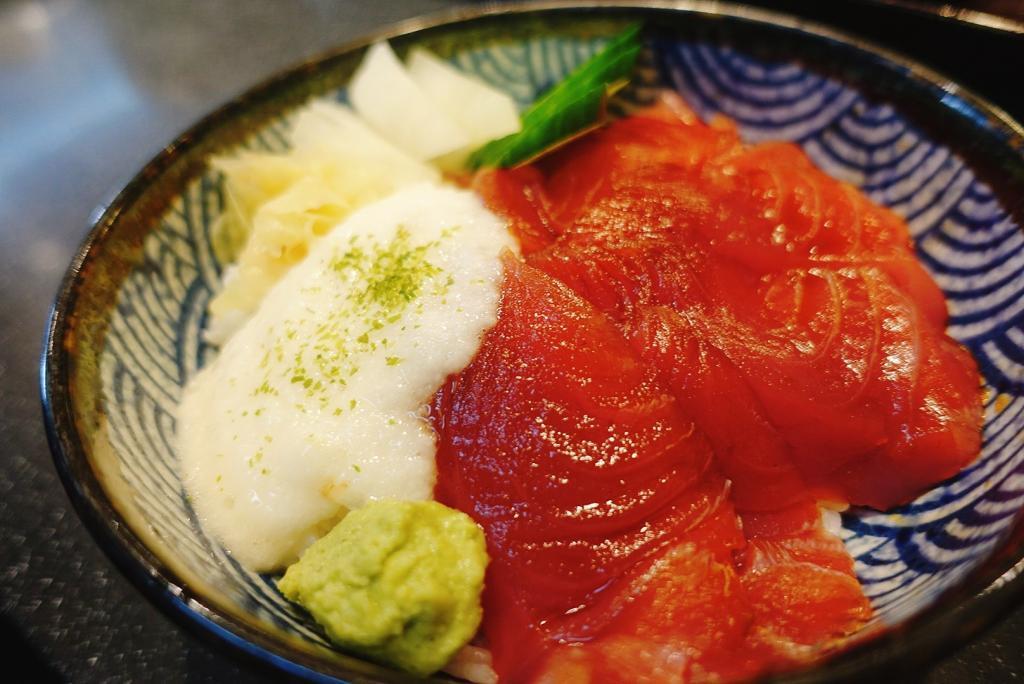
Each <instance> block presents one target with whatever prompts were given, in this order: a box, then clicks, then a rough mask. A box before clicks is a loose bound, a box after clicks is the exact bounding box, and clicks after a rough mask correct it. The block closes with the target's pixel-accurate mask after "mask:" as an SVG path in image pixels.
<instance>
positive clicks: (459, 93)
mask: <svg viewBox="0 0 1024 684" xmlns="http://www.w3.org/2000/svg"><path fill="white" fill-rule="evenodd" d="M406 65H407V68H408V70H409V75H410V76H411V77H412V80H414V81H416V83H417V85H419V87H420V88H421V89H422V90H423V92H425V93H426V94H427V95H428V96H429V97H430V98H431V99H432V100H433V101H434V103H435V104H436V105H437V106H438V107H440V108H441V110H442V111H444V113H445V114H447V115H448V116H449V117H451V118H452V119H453V120H454V121H456V122H457V123H458V125H459V127H460V128H462V130H463V131H464V132H465V133H466V134H467V135H468V136H469V139H470V143H471V144H472V145H473V146H474V147H475V146H477V145H481V144H483V143H485V142H488V141H489V140H493V139H495V138H501V137H504V136H506V135H510V134H512V133H516V132H518V131H519V128H520V124H519V112H518V110H517V109H516V103H515V101H514V100H513V99H512V98H511V97H509V96H508V95H507V94H506V93H503V92H502V91H500V90H498V89H496V88H493V87H491V86H489V85H487V84H486V83H484V82H483V81H481V80H479V79H477V78H473V77H472V76H468V75H466V74H464V73H463V72H461V71H459V70H458V69H456V68H455V67H453V66H451V65H450V64H448V63H447V62H445V61H444V60H442V59H440V58H438V57H437V56H436V55H434V54H433V53H431V52H428V51H427V50H424V49H423V48H414V49H413V50H412V52H410V53H409V59H408V60H407V61H406Z"/></svg>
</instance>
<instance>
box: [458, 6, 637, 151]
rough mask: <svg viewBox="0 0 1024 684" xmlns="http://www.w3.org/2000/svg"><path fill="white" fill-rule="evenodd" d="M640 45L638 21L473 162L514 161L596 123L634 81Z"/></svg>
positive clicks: (482, 148) (529, 109) (542, 99)
mask: <svg viewBox="0 0 1024 684" xmlns="http://www.w3.org/2000/svg"><path fill="white" fill-rule="evenodd" d="M640 48H641V43H640V25H639V24H633V25H632V26H630V27H629V28H627V29H626V30H625V31H623V32H622V33H620V34H619V35H617V36H615V37H614V38H612V39H611V40H610V41H609V42H608V44H607V45H606V46H605V47H604V48H603V49H602V50H601V51H600V52H598V53H597V54H596V55H594V56H593V57H591V58H590V59H588V60H587V61H586V62H584V63H583V64H581V65H580V66H578V67H577V68H576V69H574V70H573V72H572V73H571V74H569V75H568V76H566V77H565V79H564V80H563V81H562V82H561V83H559V84H558V85H556V86H555V87H554V88H552V89H551V90H549V91H548V92H547V93H545V94H544V95H543V96H541V97H540V98H539V99H538V100H537V101H536V102H534V103H533V104H532V105H530V106H529V107H528V108H527V109H526V110H525V111H524V112H523V113H522V115H521V116H520V119H521V120H522V122H523V128H522V130H521V131H519V132H518V133H513V134H512V135H507V136H505V137H504V138H498V139H497V140H492V141H491V142H489V143H487V144H486V145H484V146H483V147H481V148H480V149H478V150H476V151H475V152H473V154H472V155H470V157H469V167H470V168H471V169H476V168H479V167H481V166H495V167H506V166H514V165H516V164H519V163H522V162H524V161H528V160H530V159H533V158H535V157H538V156H540V154H542V153H543V152H546V151H547V150H549V149H551V148H553V147H555V146H557V145H559V144H561V143H563V142H565V141H566V140H568V139H570V138H573V137H575V136H576V135H578V134H579V133H581V132H583V131H585V130H588V129H589V128H591V127H592V126H594V125H595V124H596V123H597V122H598V119H599V117H600V115H601V114H602V112H603V111H604V105H605V103H606V102H607V100H608V97H609V96H610V95H611V94H612V93H614V92H615V91H616V90H618V89H619V88H621V87H622V86H623V85H625V84H626V82H627V81H628V79H629V75H630V73H631V72H632V71H633V65H634V64H635V63H636V57H637V55H638V54H640Z"/></svg>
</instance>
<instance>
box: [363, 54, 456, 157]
mask: <svg viewBox="0 0 1024 684" xmlns="http://www.w3.org/2000/svg"><path fill="white" fill-rule="evenodd" d="M348 96H349V100H350V101H351V102H352V106H353V107H354V108H355V110H356V112H358V113H359V115H360V116H361V117H363V119H364V120H366V122H367V123H369V124H370V126H372V127H373V128H374V129H375V130H376V131H377V132H378V133H380V134H381V135H382V136H383V137H384V138H386V139H388V140H389V141H391V142H392V143H394V144H395V145H396V146H397V147H398V148H399V149H401V150H402V151H403V152H405V153H406V154H408V155H410V156H412V157H415V158H417V159H433V158H434V157H440V156H442V155H445V154H448V153H449V152H452V151H455V150H460V149H463V148H465V147H467V146H469V144H470V140H469V137H468V136H467V135H466V134H465V133H464V132H463V131H462V129H461V128H460V127H459V126H458V124H456V123H455V121H453V120H452V118H451V117H450V116H448V115H447V114H445V113H444V111H443V110H442V109H441V108H440V107H439V106H438V105H437V104H436V103H435V102H434V100H433V99H432V98H430V97H428V96H427V94H426V93H424V92H423V90H422V89H421V88H420V86H418V85H417V84H416V82H415V81H414V80H412V78H411V77H410V76H409V74H408V72H407V71H406V70H405V67H404V66H402V63H401V62H399V61H398V57H396V56H395V53H394V52H393V51H392V50H391V47H390V46H389V45H388V44H387V43H376V44H374V45H373V46H371V47H370V49H369V50H367V52H366V56H365V57H363V62H362V64H360V65H359V68H358V69H356V73H355V75H354V76H353V77H352V81H351V83H350V84H349V88H348Z"/></svg>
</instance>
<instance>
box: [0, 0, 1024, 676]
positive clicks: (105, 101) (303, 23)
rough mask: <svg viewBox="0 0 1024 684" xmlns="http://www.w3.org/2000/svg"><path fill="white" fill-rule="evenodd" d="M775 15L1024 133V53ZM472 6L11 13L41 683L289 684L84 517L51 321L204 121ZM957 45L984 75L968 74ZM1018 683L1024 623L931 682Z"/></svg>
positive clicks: (1004, 627) (14, 449) (16, 259)
mask: <svg viewBox="0 0 1024 684" xmlns="http://www.w3.org/2000/svg"><path fill="white" fill-rule="evenodd" d="M763 4H772V5H775V6H776V7H779V6H784V7H786V8H788V9H790V10H792V11H798V12H803V13H805V14H807V15H809V16H814V17H816V18H819V19H824V20H826V21H829V22H831V23H833V24H835V25H838V26H840V27H841V28H846V29H847V30H850V31H854V32H858V33H861V34H863V35H866V36H869V37H871V38H873V39H874V40H877V41H880V42H883V43H885V44H887V45H888V46H889V47H892V48H894V49H897V50H902V51H904V52H908V53H911V54H913V55H915V56H917V57H918V58H920V59H923V60H926V61H928V62H929V63H931V64H933V65H934V66H936V67H937V68H939V69H940V70H943V71H945V72H947V73H949V74H950V75H951V76H953V77H955V78H956V79H958V80H960V81H962V82H964V83H966V84H968V85H969V86H971V87H973V88H974V89H976V90H978V91H979V92H981V93H982V94H984V95H986V96H987V97H989V98H991V99H993V100H994V101H995V102H996V103H997V104H999V105H1001V106H1003V107H1004V108H1006V109H1008V110H1010V111H1011V112H1012V113H1013V114H1014V115H1015V116H1016V117H1017V118H1018V119H1024V90H1022V89H1021V88H1020V87H1019V75H1016V76H1015V74H1016V72H1017V71H1018V70H1019V66H1018V67H1013V64H1014V62H1016V64H1018V65H1019V64H1021V63H1024V37H1021V36H1016V37H1014V36H1011V35H1008V34H1006V33H996V32H993V31H991V30H989V29H985V28H978V27H974V28H972V27H969V26H964V25H960V24H953V23H951V22H950V21H947V20H940V19H937V18H930V17H927V16H918V15H915V14H914V13H913V12H912V11H910V10H903V9H899V8H893V7H890V6H884V5H883V4H880V3H868V4H864V5H861V4H859V3H854V2H843V1H837V2H834V3H820V4H828V5H829V8H827V9H822V8H821V7H817V8H816V7H815V3H813V2H799V1H796V0H793V1H790V2H786V1H780V2H771V3H769V2H765V3H763ZM975 4H977V3H975ZM452 5H453V3H449V2H444V1H442V0H400V1H398V0H380V1H376V2H361V1H358V0H348V1H342V0H235V1H231V2H229V1H227V0H206V1H201V0H195V1H187V2H186V1H178V0H175V1H173V2H172V1H170V0H106V1H93V2H88V1H86V0H52V1H46V0H35V1H30V0H0V625H2V630H3V632H2V634H0V637H2V638H3V640H4V642H5V643H6V644H7V645H8V646H10V645H12V644H13V645H14V647H15V648H14V649H13V651H10V650H9V651H8V652H13V653H15V654H16V659H18V658H24V659H25V660H26V661H27V662H30V663H31V664H32V665H33V666H34V667H35V668H36V669H37V670H38V671H39V673H40V676H39V677H37V678H36V679H34V680H33V681H36V680H41V679H43V678H44V677H43V675H44V674H48V675H49V676H50V677H52V678H53V679H55V680H69V681H76V682H92V681H118V682H127V681H132V680H138V681H159V682H181V681H188V682H206V681H229V680H232V679H233V680H239V679H241V680H242V681H256V682H260V681H271V678H272V677H271V674H270V673H266V672H261V671H258V670H254V669H251V668H252V666H251V665H249V664H247V663H242V662H239V661H237V660H235V659H234V658H233V657H232V656H228V655H225V654H221V653H219V652H215V651H214V650H213V649H212V648H210V647H209V646H207V645H206V644H204V643H200V642H198V641H196V640H194V639H193V638H192V637H190V636H188V635H186V634H185V633H184V632H183V631H182V630H180V629H179V628H178V627H177V626H176V625H174V624H172V623H171V622H170V621H169V620H168V619H167V618H165V617H163V616H162V615H161V614H160V613H159V612H157V610H156V609H155V608H153V607H151V606H150V605H149V603H148V602H147V601H146V600H145V599H144V598H143V597H142V595H141V594H139V593H138V592H137V591H136V590H135V589H134V588H133V587H131V586H130V585H129V584H128V582H127V581H126V580H125V579H123V578H122V577H121V576H120V575H119V574H118V572H117V571H116V570H115V569H114V568H113V566H112V565H111V564H110V562H109V561H107V559H106V558H105V557H104V556H103V555H102V553H101V552H100V551H99V549H98V548H97V547H96V545H95V544H94V543H93V541H92V539H91V538H90V537H89V535H88V534H87V533H86V531H85V529H84V528H83V526H82V525H81V523H80V522H79V521H78V518H77V517H76V516H75V514H74V512H73V511H72V510H71V507H70V504H69V502H68V499H67V497H66V496H65V494H64V491H63V488H62V487H61V485H60V483H59V482H58V480H57V476H56V473H55V472H54V470H53V467H52V464H51V460H50V454H49V450H48V448H47V445H46V440H45V436H44V432H43V427H42V422H41V417H40V410H39V398H38V390H37V379H36V374H37V362H38V355H39V350H40V346H41V337H42V332H43V327H44V323H45V319H46V314H47V310H48V307H49V305H50V301H51V299H52V297H53V296H54V294H55V293H56V289H57V284H58V282H59V280H60V277H61V275H62V273H63V271H64V269H65V267H66V265H67V263H68V261H69V260H70V258H71V256H72V254H73V253H74V251H75V249H76V247H77V246H78V244H79V242H80V241H81V240H82V238H83V237H84V236H85V232H86V229H87V226H88V224H89V220H90V215H91V214H92V211H93V209H94V208H95V207H96V206H98V205H100V204H101V203H102V202H103V201H104V200H106V199H108V198H110V197H111V196H112V194H113V192H114V191H116V190H117V189H118V188H119V186H120V185H121V184H123V183H124V182H125V181H127V180H128V179H129V178H130V177H131V176H132V175H133V173H134V172H135V171H136V170H137V169H138V168H139V167H140V166H141V165H142V164H143V163H144V162H145V161H146V160H147V159H148V158H150V157H151V156H153V155H154V154H155V153H156V152H157V151H158V150H159V149H160V147H161V146H162V145H163V144H165V143H166V142H168V141H169V140H171V139H172V138H173V137H174V136H175V135H176V134H177V133H179V132H180V131H181V130H183V129H184V128H185V127H187V126H188V125H189V124H190V123H191V122H193V121H194V120H195V119H197V118H198V117H200V116H201V115H202V114H204V113H205V112H206V111H208V110H209V109H211V108H212V107H214V106H216V105H217V104H219V103H222V102H223V101H225V100H226V99H228V98H230V97H231V96H232V95H235V94H237V93H239V92H240V91H242V90H243V89H245V88H246V87H248V86H250V85H252V84H254V83H255V82H257V81H258V80H260V79H261V78H262V77H264V76H266V75H267V74H268V73H270V72H273V71H275V70H277V69H279V68H282V67H285V66H287V65H289V64H290V63H293V62H295V61H297V60H299V59H301V58H303V57H305V56H308V55H311V54H314V53H316V52H318V51H320V50H323V49H325V48H328V47H331V46H334V45H336V44H338V43H341V42H344V41H346V40H349V39H351V38H355V37H357V36H359V35H360V34H362V33H365V32H366V31H368V30H371V29H374V28H376V27H379V26H381V25H383V24H387V23H389V22H393V21H396V20H399V19H402V18H406V17H411V16H415V15H418V14H423V13H426V12H435V11H438V10H442V9H445V8H447V7H450V6H452ZM950 45H955V46H957V48H958V50H960V51H961V52H962V53H963V54H969V55H971V59H969V60H964V59H960V60H958V59H956V57H955V52H956V51H953V50H951V49H950V47H949V46H950ZM1011 83H1012V84H1013V85H1012V86H1011V85H1010V84H1011ZM1004 84H1006V85H1004ZM5 665H6V666H7V668H5V672H11V671H13V670H11V669H9V668H10V667H11V664H10V662H8V663H5ZM1017 673H1024V610H1018V611H1017V612H1016V613H1015V614H1013V615H1012V616H1011V617H1010V618H1009V619H1007V620H1006V621H1004V622H1003V623H1002V624H1001V625H999V626H998V627H996V628H995V629H993V630H992V631H990V632H989V633H987V634H986V635H985V637H983V638H982V639H981V640H979V641H977V642H976V643H974V644H972V645H971V646H968V647H967V648H965V649H963V650H961V651H959V652H957V653H955V654H951V655H950V657H949V658H948V659H947V660H945V661H944V662H942V663H940V664H938V665H937V666H936V668H935V669H934V670H933V671H932V672H931V673H930V674H928V675H927V676H926V677H925V680H926V681H928V682H934V683H939V682H989V681H1006V680H1007V679H1010V678H1013V677H1016V676H1017Z"/></svg>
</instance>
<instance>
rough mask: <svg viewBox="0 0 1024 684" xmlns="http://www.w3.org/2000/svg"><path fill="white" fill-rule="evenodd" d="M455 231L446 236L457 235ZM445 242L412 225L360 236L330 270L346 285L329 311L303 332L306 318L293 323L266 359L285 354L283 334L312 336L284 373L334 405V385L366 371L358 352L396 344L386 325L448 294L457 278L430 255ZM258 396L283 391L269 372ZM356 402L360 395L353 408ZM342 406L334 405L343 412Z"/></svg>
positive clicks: (286, 325) (338, 255) (394, 360)
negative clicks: (379, 237)
mask: <svg viewBox="0 0 1024 684" xmlns="http://www.w3.org/2000/svg"><path fill="white" fill-rule="evenodd" d="M455 230H456V229H454V228H453V229H449V230H448V231H446V232H445V233H443V237H448V236H449V235H451V234H454V232H455ZM438 244H439V240H434V241H431V242H427V243H424V244H419V245H416V244H413V241H412V236H411V234H410V233H409V230H408V229H407V228H405V227H404V226H399V227H398V229H397V231H396V232H395V236H394V238H393V239H392V240H391V241H390V242H388V243H386V244H381V243H379V242H377V241H376V240H375V239H374V238H372V237H367V236H359V235H354V236H352V237H351V238H350V239H349V241H348V244H347V245H346V246H345V247H344V248H340V249H338V250H337V251H336V252H335V254H334V255H333V257H332V258H331V260H330V261H329V262H328V268H330V270H331V271H332V272H333V273H334V274H335V275H336V276H337V277H338V278H339V279H341V280H342V282H344V283H349V284H351V287H350V288H343V289H342V290H341V292H342V294H339V295H338V297H337V301H336V302H334V304H333V306H332V308H331V310H330V312H329V313H328V315H327V316H326V317H325V318H324V319H323V320H321V321H320V322H319V323H318V324H317V325H316V327H315V328H314V329H313V330H312V334H309V333H306V332H305V331H304V330H303V331H300V329H299V328H300V326H301V324H303V323H305V322H306V321H305V320H302V321H298V322H296V321H292V320H289V321H285V323H284V325H283V327H282V330H281V331H280V334H281V336H282V341H281V342H278V343H277V344H276V345H274V347H273V348H272V349H269V350H267V352H266V355H265V358H266V359H269V358H271V357H274V358H277V359H278V360H279V361H280V360H282V359H283V358H284V352H283V344H282V342H283V340H284V339H288V340H294V339H295V338H296V336H298V335H308V339H306V340H304V341H303V343H302V344H301V345H300V346H299V348H298V350H297V351H296V352H295V354H294V356H293V358H292V359H291V361H290V364H289V365H288V367H287V370H286V371H285V373H284V379H285V380H286V381H287V382H290V383H292V384H295V385H300V386H301V387H302V388H303V389H304V390H305V395H306V397H307V398H309V399H314V400H317V401H318V402H319V403H320V407H321V408H322V409H327V408H328V407H327V404H328V402H329V400H330V396H331V395H330V393H329V392H328V391H327V390H328V388H329V387H331V386H342V387H343V386H345V385H346V379H347V378H351V377H352V376H353V375H355V374H356V373H357V372H358V371H359V366H358V361H357V356H358V355H360V354H365V353H368V352H374V351H377V349H378V348H381V349H384V348H387V347H388V344H389V342H388V340H387V339H386V338H385V337H381V336H380V335H379V334H378V331H380V330H382V329H384V327H385V326H386V325H391V324H394V323H397V322H398V321H400V320H401V318H402V317H403V315H404V314H405V313H406V312H407V311H409V309H410V306H413V311H415V312H416V313H422V311H423V306H422V302H421V301H418V300H420V299H421V297H422V296H423V295H424V294H428V293H429V294H430V295H433V296H435V297H441V298H443V297H444V296H445V295H446V294H447V292H448V289H449V287H451V285H453V284H454V279H453V278H452V277H451V276H450V275H449V274H447V273H446V272H445V271H444V270H443V269H441V268H439V267H438V266H437V265H435V264H434V263H432V262H431V261H430V253H431V250H433V249H435V248H436V247H437V246H438ZM400 361H401V359H399V358H398V357H396V356H388V357H387V358H386V360H385V363H386V364H387V365H389V366H393V365H396V364H397V363H399V362H400ZM255 394H277V390H276V388H274V386H273V385H272V384H271V383H270V377H269V372H268V373H267V375H266V377H264V378H263V382H262V384H260V385H259V387H258V388H257V390H256V392H255ZM352 408H354V401H353V403H351V404H350V406H349V409H350V410H351V409H352ZM341 411H342V407H336V408H335V409H334V415H339V414H340V413H341Z"/></svg>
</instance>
